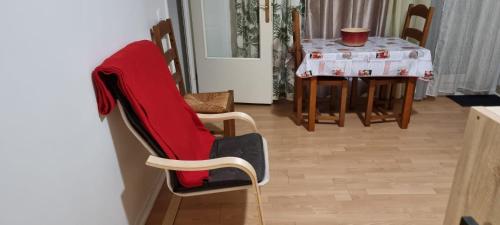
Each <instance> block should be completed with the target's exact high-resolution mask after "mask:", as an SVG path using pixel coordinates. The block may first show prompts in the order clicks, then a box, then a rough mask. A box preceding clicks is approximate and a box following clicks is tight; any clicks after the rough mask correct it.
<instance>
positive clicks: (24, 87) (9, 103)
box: [0, 0, 166, 225]
mask: <svg viewBox="0 0 500 225" xmlns="http://www.w3.org/2000/svg"><path fill="white" fill-rule="evenodd" d="M157 9H159V10H160V15H163V16H165V14H166V12H165V10H166V6H165V1H164V0H72V1H65V0H23V1H16V0H10V1H2V3H0V104H1V106H0V224H2V225H3V224H5V225H7V224H8V225H17V224H19V225H21V224H22V225H25V224H47V225H58V224H61V225H62V224H64V225H68V224H77V225H80V224H81V225H97V224H102V225H124V224H135V223H137V222H140V220H141V218H140V216H141V212H142V211H143V210H144V209H143V208H144V207H145V204H146V202H147V198H148V197H150V196H149V193H150V192H151V190H152V189H153V187H154V185H155V182H157V179H158V177H159V174H160V173H159V171H157V170H154V169H151V168H147V167H146V166H145V165H144V161H145V159H146V156H147V155H146V153H145V151H144V150H143V149H142V148H141V147H140V145H139V144H138V143H137V141H135V140H134V139H132V136H131V135H130V134H129V133H128V131H127V130H125V128H124V126H123V123H122V121H121V119H120V117H119V116H118V114H117V112H114V113H113V114H112V115H111V116H110V117H107V118H103V119H102V120H101V118H100V117H99V115H98V113H97V109H96V101H95V96H94V90H93V87H92V83H91V79H90V74H91V71H92V70H93V68H94V67H95V66H97V65H98V64H99V63H100V62H101V61H102V60H103V59H104V58H105V57H107V56H109V55H110V54H112V53H113V52H115V51H117V50H118V49H119V48H121V47H123V46H124V45H125V44H126V43H128V42H131V41H134V40H139V39H149V32H148V30H149V27H150V26H152V25H153V24H154V23H156V21H157Z"/></svg>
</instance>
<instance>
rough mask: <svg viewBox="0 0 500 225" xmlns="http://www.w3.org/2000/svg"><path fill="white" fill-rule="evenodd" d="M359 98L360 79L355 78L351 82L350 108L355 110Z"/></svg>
mask: <svg viewBox="0 0 500 225" xmlns="http://www.w3.org/2000/svg"><path fill="white" fill-rule="evenodd" d="M357 98H358V78H357V77H353V78H352V81H351V97H350V99H349V108H350V109H354V108H355V106H356V105H355V104H356V101H357Z"/></svg>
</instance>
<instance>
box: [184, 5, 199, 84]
mask: <svg viewBox="0 0 500 225" xmlns="http://www.w3.org/2000/svg"><path fill="white" fill-rule="evenodd" d="M180 3H181V4H180V6H181V7H182V12H183V13H182V17H183V18H182V19H183V21H184V37H185V39H186V59H187V62H186V63H187V65H188V68H189V72H187V74H189V82H190V84H191V92H192V93H198V78H197V76H196V63H195V58H194V57H195V56H194V40H193V27H192V25H191V7H190V5H189V0H181V1H180Z"/></svg>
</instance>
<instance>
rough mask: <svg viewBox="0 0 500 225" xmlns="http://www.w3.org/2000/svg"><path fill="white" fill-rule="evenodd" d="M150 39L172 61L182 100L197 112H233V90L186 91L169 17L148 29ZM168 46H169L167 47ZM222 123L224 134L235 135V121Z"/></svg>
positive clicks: (230, 120) (167, 60) (166, 58)
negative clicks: (163, 41) (165, 44)
mask: <svg viewBox="0 0 500 225" xmlns="http://www.w3.org/2000/svg"><path fill="white" fill-rule="evenodd" d="M150 33H151V39H152V41H153V43H155V44H156V45H157V46H158V47H159V48H160V49H162V51H163V52H164V54H165V60H166V62H167V64H168V65H170V64H171V63H172V61H173V62H174V67H175V73H173V76H174V80H175V82H176V83H177V86H178V89H179V91H180V93H181V95H182V96H184V100H185V101H186V102H187V103H188V104H189V106H191V108H193V110H194V111H195V112H197V113H204V114H218V113H227V112H234V94H233V90H229V91H222V92H210V93H187V92H186V88H185V86H184V78H183V74H182V68H181V64H180V61H179V56H178V52H177V44H176V40H175V35H174V31H173V27H172V21H171V20H170V19H166V20H162V21H160V22H159V23H158V24H156V25H155V26H153V27H152V28H151V29H150ZM163 39H166V40H167V43H168V44H167V46H166V47H167V48H165V46H163V43H162V40H163ZM168 46H170V48H168ZM223 123H224V131H223V132H224V136H234V135H235V132H236V131H235V121H234V120H233V119H227V120H224V121H223Z"/></svg>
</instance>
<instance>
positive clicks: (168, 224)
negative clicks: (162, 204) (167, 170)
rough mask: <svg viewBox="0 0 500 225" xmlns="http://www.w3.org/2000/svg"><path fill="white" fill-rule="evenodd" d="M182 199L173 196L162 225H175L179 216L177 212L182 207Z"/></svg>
mask: <svg viewBox="0 0 500 225" xmlns="http://www.w3.org/2000/svg"><path fill="white" fill-rule="evenodd" d="M181 201H182V197H181V196H178V195H175V194H173V195H172V197H171V198H170V203H169V204H168V208H167V211H166V212H165V216H164V217H163V221H162V223H161V224H162V225H173V224H174V222H175V217H176V216H177V211H178V210H179V206H180V205H181Z"/></svg>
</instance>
